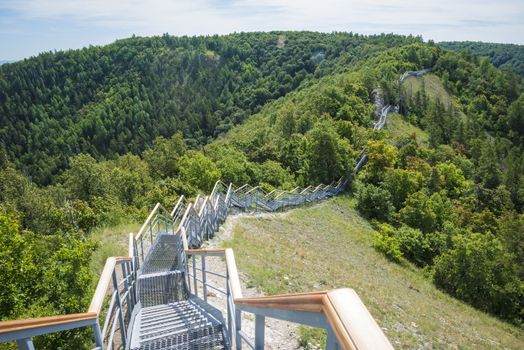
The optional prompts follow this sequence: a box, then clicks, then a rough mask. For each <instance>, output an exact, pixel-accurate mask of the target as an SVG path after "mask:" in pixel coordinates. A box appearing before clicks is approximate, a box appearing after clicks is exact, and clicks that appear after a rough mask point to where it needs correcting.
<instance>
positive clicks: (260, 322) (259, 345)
mask: <svg viewBox="0 0 524 350" xmlns="http://www.w3.org/2000/svg"><path fill="white" fill-rule="evenodd" d="M265 322H266V317H265V316H262V315H255V350H263V349H264V331H265V328H266V327H265Z"/></svg>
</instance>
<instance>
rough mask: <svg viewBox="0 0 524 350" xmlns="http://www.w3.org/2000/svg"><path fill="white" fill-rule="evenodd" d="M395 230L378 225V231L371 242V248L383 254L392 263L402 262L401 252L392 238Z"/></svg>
mask: <svg viewBox="0 0 524 350" xmlns="http://www.w3.org/2000/svg"><path fill="white" fill-rule="evenodd" d="M394 231H395V229H394V228H393V227H391V226H390V225H388V224H381V225H379V228H378V231H377V233H376V234H375V238H374V240H373V247H375V249H376V250H378V251H379V252H381V253H383V254H384V255H385V256H386V257H387V258H388V259H389V260H391V261H394V262H397V263H398V262H401V261H402V251H401V250H400V244H399V242H398V241H397V239H396V238H395V236H394Z"/></svg>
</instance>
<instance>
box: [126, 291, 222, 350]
mask: <svg viewBox="0 0 524 350" xmlns="http://www.w3.org/2000/svg"><path fill="white" fill-rule="evenodd" d="M208 309H209V310H208ZM222 324H223V320H222V318H221V316H220V314H216V309H215V311H213V308H212V307H211V308H210V306H209V305H202V301H199V300H196V299H188V300H184V301H180V302H175V303H170V304H164V305H155V306H151V307H146V308H143V309H141V310H140V312H139V313H138V315H137V317H136V319H135V325H134V327H133V332H132V334H133V336H132V337H133V338H132V339H131V343H130V344H131V347H130V349H131V350H144V349H145V350H148V349H150V350H153V349H155V350H159V349H173V350H174V349H176V350H179V349H187V350H207V349H225V348H226V347H227V346H226V344H227V341H226V339H225V338H224V336H225V334H224V329H223V325H222Z"/></svg>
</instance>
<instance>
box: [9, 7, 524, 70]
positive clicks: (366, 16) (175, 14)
mask: <svg viewBox="0 0 524 350" xmlns="http://www.w3.org/2000/svg"><path fill="white" fill-rule="evenodd" d="M259 30H261V31H269V30H314V31H323V32H331V31H353V32H357V33H362V34H375V33H391V32H393V33H398V34H414V35H422V36H423V37H424V39H426V40H428V39H433V40H435V41H442V40H480V41H490V42H504V43H516V44H524V0H498V1H492V0H489V1H488V0H476V1H472V0H439V1H426V0H419V1H413V0H409V1H408V0H374V1H365V0H315V1H313V0H261V1H254V0H127V1H124V0H47V1H43V0H0V60H16V59H21V58H24V57H29V56H32V55H36V54H38V53H40V52H42V51H49V50H63V49H70V48H81V47H84V46H88V45H102V44H108V43H110V42H113V41H114V40H116V39H121V38H126V37H129V36H131V35H133V34H136V35H141V36H145V35H148V36H149V35H161V34H163V33H169V34H173V35H195V34H215V33H218V34H225V33H231V32H235V31H236V32H239V31H259Z"/></svg>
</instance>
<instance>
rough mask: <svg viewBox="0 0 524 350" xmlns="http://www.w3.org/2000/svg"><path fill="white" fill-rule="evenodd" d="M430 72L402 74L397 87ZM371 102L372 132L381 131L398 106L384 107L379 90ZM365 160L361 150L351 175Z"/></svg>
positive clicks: (364, 151)
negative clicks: (374, 110)
mask: <svg viewBox="0 0 524 350" xmlns="http://www.w3.org/2000/svg"><path fill="white" fill-rule="evenodd" d="M431 71H432V68H426V69H422V70H416V71H407V72H404V74H402V75H401V76H400V79H399V85H400V84H402V83H403V82H404V80H406V79H407V78H408V77H420V76H423V75H424V74H427V73H430V72H431ZM373 102H374V103H375V108H376V114H377V115H378V120H377V121H375V122H373V130H382V129H383V128H384V125H386V122H387V118H388V114H389V113H397V112H398V106H392V105H389V104H388V105H385V106H384V99H383V98H382V94H381V92H380V90H376V92H375V94H374V101H373ZM399 103H400V101H399ZM379 111H380V112H379ZM367 159H368V157H367V155H366V149H365V148H363V149H362V151H360V154H359V155H358V161H357V164H356V165H355V167H354V168H353V175H354V174H356V173H358V172H359V170H360V169H361V168H362V167H363V166H364V164H365V163H366V161H367Z"/></svg>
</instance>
